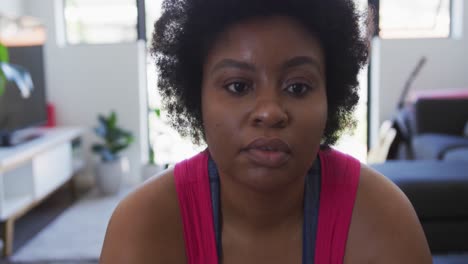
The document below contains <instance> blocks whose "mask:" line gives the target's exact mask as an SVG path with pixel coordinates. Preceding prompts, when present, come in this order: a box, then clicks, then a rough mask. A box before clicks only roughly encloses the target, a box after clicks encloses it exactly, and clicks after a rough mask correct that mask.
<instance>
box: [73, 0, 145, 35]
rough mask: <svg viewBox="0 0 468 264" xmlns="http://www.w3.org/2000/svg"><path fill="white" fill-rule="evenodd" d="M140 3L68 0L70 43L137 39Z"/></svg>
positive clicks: (134, 0) (124, 0)
mask: <svg viewBox="0 0 468 264" xmlns="http://www.w3.org/2000/svg"><path fill="white" fill-rule="evenodd" d="M136 3H137V2H136V0H64V9H65V10H64V12H65V14H64V17H65V26H66V37H67V41H68V43H70V44H102V43H119V42H130V41H136V40H137V18H138V12H137V4H136Z"/></svg>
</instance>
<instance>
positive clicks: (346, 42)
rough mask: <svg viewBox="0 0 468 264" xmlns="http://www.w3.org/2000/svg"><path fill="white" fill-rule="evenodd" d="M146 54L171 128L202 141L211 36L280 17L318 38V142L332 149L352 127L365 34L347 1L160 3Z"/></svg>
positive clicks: (365, 48) (179, 0)
mask: <svg viewBox="0 0 468 264" xmlns="http://www.w3.org/2000/svg"><path fill="white" fill-rule="evenodd" d="M162 7H163V13H162V16H161V17H160V19H159V20H158V21H156V23H155V31H154V33H153V39H152V47H151V54H152V55H153V57H154V59H155V63H156V66H157V69H158V74H159V79H158V88H159V91H160V92H161V94H162V97H163V100H164V107H165V108H166V109H167V110H168V113H169V116H170V118H171V124H172V126H173V127H174V128H175V129H176V130H177V131H178V132H179V133H180V134H181V135H183V136H191V137H192V139H193V141H194V142H195V143H200V142H202V141H204V139H205V138H204V130H203V120H202V113H201V85H202V75H203V64H204V60H205V58H206V56H207V54H208V51H209V50H210V48H211V47H212V45H213V42H214V40H215V39H216V37H217V36H218V35H219V34H220V33H221V32H223V31H224V30H226V28H227V27H229V26H231V25H233V24H235V23H238V22H240V21H243V20H246V19H250V18H255V17H260V16H274V15H282V16H288V17H291V18H293V19H295V20H296V21H298V22H299V23H301V24H302V25H303V26H305V28H306V29H307V30H310V32H311V33H314V34H315V35H316V36H318V38H319V40H320V43H321V45H322V47H323V48H324V51H325V65H326V83H327V101H328V119H327V124H326V127H325V131H324V135H323V138H322V144H323V145H324V146H330V145H333V144H334V143H335V142H336V141H337V140H338V138H339V136H340V135H341V134H342V132H343V131H344V130H345V129H346V128H351V127H354V126H355V120H354V118H353V116H352V112H353V110H354V108H355V107H356V105H357V103H358V101H359V96H358V80H357V75H358V72H359V70H360V69H361V68H362V67H363V66H364V65H365V64H366V63H367V58H368V38H367V36H368V34H361V33H366V32H361V31H360V27H359V21H360V18H362V17H363V16H362V15H361V14H359V12H358V11H357V9H356V6H355V4H354V2H353V1H352V0H164V2H163V6H162Z"/></svg>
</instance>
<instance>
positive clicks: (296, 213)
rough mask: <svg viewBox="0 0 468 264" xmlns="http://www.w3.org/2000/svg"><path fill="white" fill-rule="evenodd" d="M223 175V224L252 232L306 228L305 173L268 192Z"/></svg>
mask: <svg viewBox="0 0 468 264" xmlns="http://www.w3.org/2000/svg"><path fill="white" fill-rule="evenodd" d="M220 176H221V182H220V183H221V207H222V208H221V209H222V215H223V219H225V220H224V221H223V225H229V226H230V227H234V228H235V229H236V230H239V231H246V232H249V233H250V234H259V233H271V232H272V231H275V230H280V229H283V230H284V229H288V228H294V227H300V228H302V222H303V213H304V212H303V209H304V207H303V205H304V180H305V175H304V176H302V177H297V179H295V181H294V182H291V183H289V184H288V185H287V186H282V187H281V188H279V189H278V190H275V191H268V192H265V191H259V190H256V189H253V188H249V187H246V186H245V185H244V184H242V183H238V182H235V181H232V178H231V177H223V175H220ZM227 221H228V222H227Z"/></svg>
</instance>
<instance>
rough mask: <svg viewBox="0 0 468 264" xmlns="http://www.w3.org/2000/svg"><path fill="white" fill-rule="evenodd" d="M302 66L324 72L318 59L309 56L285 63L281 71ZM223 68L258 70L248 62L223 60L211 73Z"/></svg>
mask: <svg viewBox="0 0 468 264" xmlns="http://www.w3.org/2000/svg"><path fill="white" fill-rule="evenodd" d="M302 65H311V66H313V67H315V68H316V69H317V70H318V71H319V72H322V69H321V66H320V63H319V62H318V61H317V60H316V59H314V58H312V57H308V56H297V57H294V58H292V59H289V60H287V61H286V62H284V63H283V65H282V66H281V69H282V70H287V69H290V68H294V67H299V66H302ZM223 68H238V69H241V70H247V71H251V72H255V71H256V70H257V68H256V67H255V65H253V64H250V63H247V62H243V61H237V60H233V59H223V60H221V61H220V62H218V63H217V64H216V65H215V66H214V67H213V69H212V70H211V72H215V71H217V70H220V69H223Z"/></svg>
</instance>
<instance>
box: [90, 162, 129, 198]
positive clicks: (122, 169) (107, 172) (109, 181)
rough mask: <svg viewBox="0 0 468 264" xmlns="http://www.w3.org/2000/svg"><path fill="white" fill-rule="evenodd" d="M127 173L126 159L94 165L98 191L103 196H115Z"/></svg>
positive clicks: (127, 163) (127, 164)
mask: <svg viewBox="0 0 468 264" xmlns="http://www.w3.org/2000/svg"><path fill="white" fill-rule="evenodd" d="M128 171H129V162H128V159H127V158H126V157H120V158H119V159H117V160H114V161H109V162H102V163H98V164H96V184H97V187H98V189H99V191H100V192H101V193H102V194H104V195H112V194H117V193H118V192H119V191H120V187H121V185H122V180H123V178H124V175H125V174H127V173H128Z"/></svg>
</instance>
